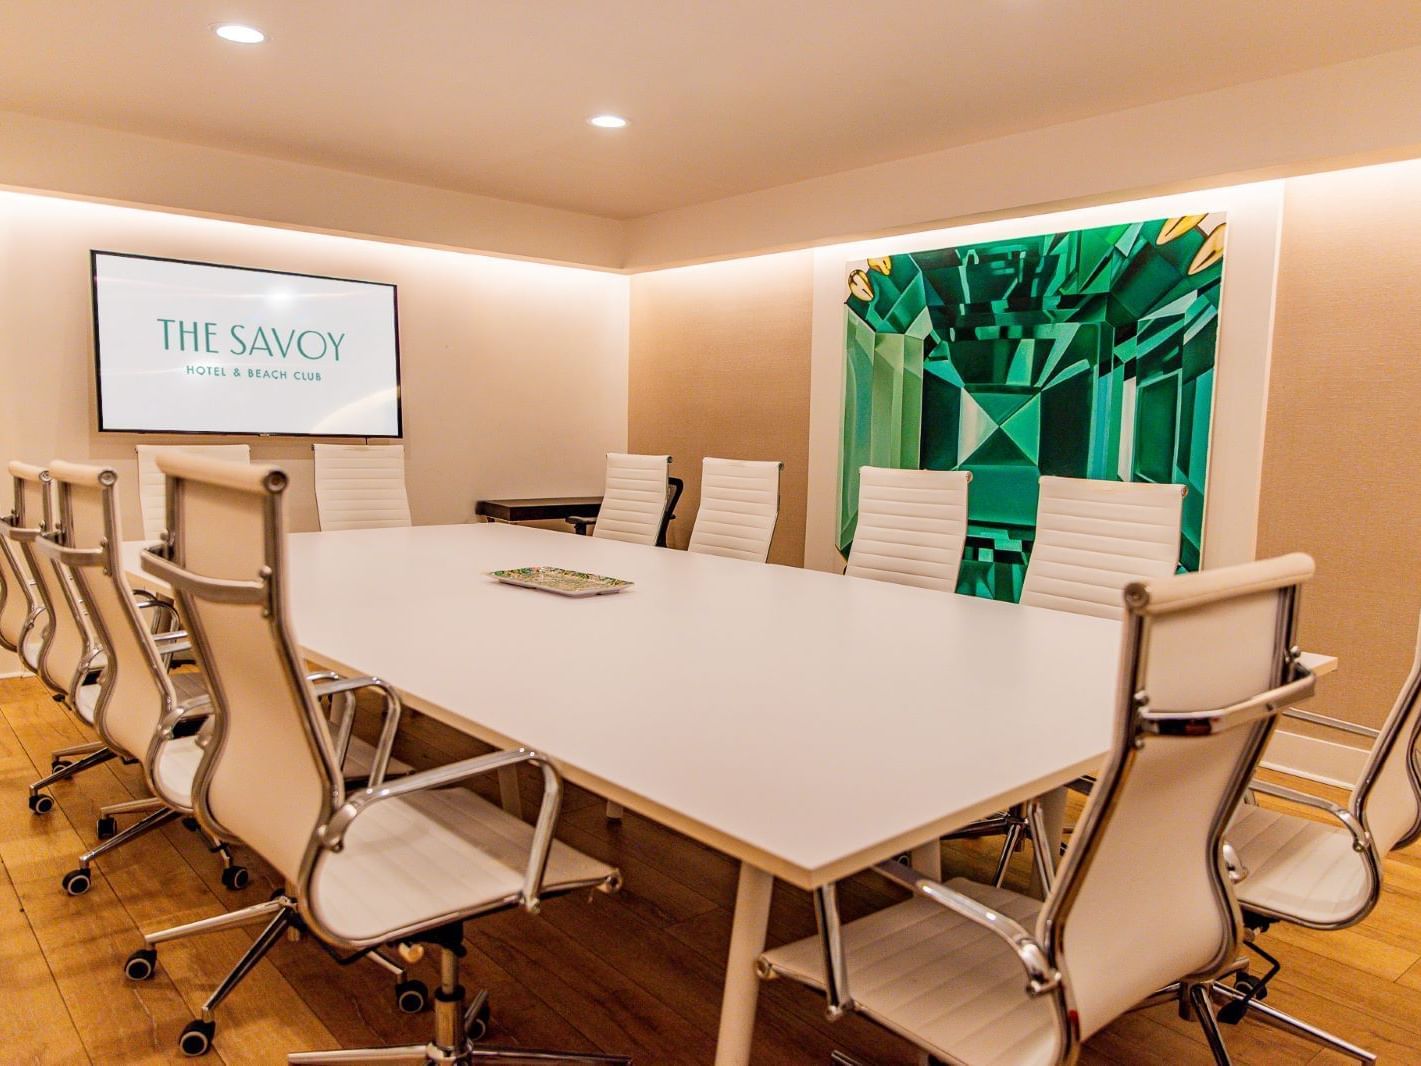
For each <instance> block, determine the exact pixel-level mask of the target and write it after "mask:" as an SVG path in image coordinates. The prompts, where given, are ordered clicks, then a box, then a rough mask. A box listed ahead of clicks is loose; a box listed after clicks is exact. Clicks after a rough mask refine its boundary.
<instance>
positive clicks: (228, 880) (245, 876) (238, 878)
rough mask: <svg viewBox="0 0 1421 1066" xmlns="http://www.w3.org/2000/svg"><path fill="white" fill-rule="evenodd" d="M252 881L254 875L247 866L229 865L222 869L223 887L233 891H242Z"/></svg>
mask: <svg viewBox="0 0 1421 1066" xmlns="http://www.w3.org/2000/svg"><path fill="white" fill-rule="evenodd" d="M251 883H252V875H251V874H249V873H247V868H246V867H245V866H229V867H227V868H226V869H225V870H223V871H222V887H223V888H225V889H228V890H229V891H232V892H240V891H241V890H242V889H244V888H246V887H247V886H248V885H249V884H251Z"/></svg>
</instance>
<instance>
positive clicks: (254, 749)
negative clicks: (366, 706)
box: [144, 453, 344, 883]
mask: <svg viewBox="0 0 1421 1066" xmlns="http://www.w3.org/2000/svg"><path fill="white" fill-rule="evenodd" d="M158 466H159V469H161V470H162V471H163V472H164V473H165V474H166V475H167V476H168V478H169V479H170V480H171V481H172V485H171V488H170V500H171V507H172V509H173V510H172V513H171V515H170V517H169V519H168V521H169V522H171V523H172V526H173V529H174V534H175V539H174V544H173V557H172V562H171V568H170V569H168V570H166V571H165V570H164V569H163V566H162V562H161V560H155V559H153V558H150V557H145V559H144V565H145V567H146V568H148V569H149V570H150V571H151V572H153V573H154V574H155V576H158V577H159V578H165V579H167V580H168V581H169V583H170V584H171V585H172V587H173V592H174V599H175V601H176V603H177V607H178V614H179V617H180V618H181V620H182V623H183V628H184V629H186V630H187V632H188V633H189V635H190V636H191V638H192V640H193V650H194V652H195V653H196V658H197V661H198V665H199V666H200V667H201V668H202V671H203V674H204V675H205V678H206V681H207V687H208V692H209V694H210V695H211V697H212V705H213V709H214V711H215V714H214V717H213V727H212V736H211V739H210V740H209V742H208V745H207V749H206V751H205V752H204V754H203V760H202V763H201V765H200V766H199V768H198V772H197V777H196V780H195V782H194V788H193V800H194V807H195V809H196V811H197V813H198V817H199V819H200V820H203V821H205V822H207V824H208V826H209V827H210V828H211V829H212V830H214V831H215V833H216V835H218V836H219V837H222V838H224V839H239V840H242V841H243V842H244V843H246V844H247V845H248V846H250V847H251V848H252V849H253V850H254V851H256V852H257V853H258V854H259V855H261V856H262V857H263V858H264V859H266V860H267V861H268V862H270V863H271V864H272V865H273V866H275V867H276V869H277V870H278V871H279V872H280V873H281V875H282V876H283V877H285V878H286V879H287V880H289V881H291V882H293V883H299V881H300V873H301V866H302V859H303V856H304V855H305V853H306V847H307V844H308V843H309V841H310V840H311V835H312V832H313V830H314V829H315V827H316V825H317V824H318V823H319V822H320V821H321V820H322V819H323V818H324V816H325V814H326V813H327V804H328V803H332V802H334V803H336V804H339V803H343V802H344V786H343V783H342V780H341V773H340V767H339V764H338V763H337V762H336V759H335V755H334V751H333V747H332V743H331V737H330V734H329V731H328V729H327V726H326V723H325V719H324V718H323V717H322V716H321V714H320V713H319V711H318V709H317V707H316V701H315V698H314V696H313V694H312V692H311V688H310V685H309V684H308V683H307V681H306V677H305V668H304V665H303V661H302V658H301V653H300V649H299V647H298V646H297V644H296V642H295V640H294V638H293V637H292V635H291V632H290V628H289V624H288V620H287V619H288V616H287V608H286V596H285V573H286V535H285V517H284V509H283V501H282V495H281V494H282V492H283V491H284V490H285V489H286V486H287V478H286V475H285V473H283V472H282V471H281V470H279V469H277V468H276V467H273V466H265V465H254V466H238V465H237V464H235V463H224V462H220V461H215V460H212V459H207V458H204V457H199V456H194V455H183V454H178V453H175V454H170V455H164V456H160V457H159V459H158ZM155 564H156V565H155ZM263 568H267V576H263ZM219 582H220V583H225V584H223V585H218V584H214V583H219ZM234 589H240V590H242V591H239V592H234V591H233V590H234Z"/></svg>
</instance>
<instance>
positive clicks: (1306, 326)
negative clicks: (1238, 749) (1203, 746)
mask: <svg viewBox="0 0 1421 1066" xmlns="http://www.w3.org/2000/svg"><path fill="white" fill-rule="evenodd" d="M1284 218H1285V222H1284V226H1283V243H1282V259H1281V263H1280V267H1279V274H1278V302H1277V325H1276V330H1275V334H1274V342H1273V386H1272V390H1271V394H1270V399H1269V407H1268V412H1269V418H1268V435H1267V443H1266V447H1265V452H1264V469H1263V473H1264V478H1263V494H1262V508H1261V515H1260V520H1259V538H1258V550H1259V552H1260V553H1276V552H1281V551H1288V550H1302V551H1306V552H1310V553H1311V554H1312V555H1313V556H1314V557H1315V558H1316V560H1317V577H1316V579H1315V580H1314V581H1313V583H1312V585H1311V587H1310V588H1309V589H1308V590H1307V592H1306V593H1305V594H1304V597H1303V607H1302V623H1301V629H1302V642H1303V645H1304V646H1305V647H1307V648H1310V649H1316V650H1318V651H1328V652H1331V653H1333V654H1335V655H1338V656H1340V658H1341V663H1342V666H1341V669H1340V670H1339V671H1338V672H1337V673H1336V674H1335V675H1333V676H1331V677H1328V678H1326V679H1325V680H1324V681H1323V682H1322V683H1321V685H1320V686H1319V697H1318V699H1317V700H1316V701H1315V703H1316V709H1317V710H1319V711H1322V712H1323V713H1327V714H1333V715H1337V716H1339V717H1343V718H1348V719H1352V720H1353V721H1358V722H1364V723H1366V724H1369V725H1373V726H1376V725H1380V724H1381V722H1382V720H1383V718H1384V716H1385V715H1386V713H1387V711H1388V710H1390V708H1391V704H1392V701H1393V700H1394V699H1395V698H1396V694H1397V692H1398V690H1399V689H1400V687H1401V683H1402V682H1403V681H1404V680H1405V677H1406V671H1407V668H1408V667H1409V665H1410V663H1411V657H1412V655H1413V653H1414V651H1415V648H1416V619H1417V608H1418V607H1421V493H1418V492H1417V490H1416V471H1417V470H1418V469H1421V435H1418V433H1417V431H1416V426H1417V418H1418V411H1421V357H1418V356H1419V355H1421V345H1419V344H1418V338H1417V329H1416V322H1417V315H1418V312H1417V307H1418V295H1417V289H1418V279H1421V161H1418V162H1412V163H1405V164H1395V165H1392V166H1387V167H1372V168H1367V169H1363V170H1353V171H1343V172H1339V173H1335V174H1326V175H1319V176H1316V177H1309V178H1301V179H1295V180H1292V181H1289V182H1288V183H1287V191H1286V202H1285V216H1284ZM1290 728H1291V727H1290ZM1330 739H1334V740H1336V739H1340V738H1337V737H1336V736H1333V737H1331V738H1330Z"/></svg>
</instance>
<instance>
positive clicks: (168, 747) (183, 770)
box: [153, 730, 207, 812]
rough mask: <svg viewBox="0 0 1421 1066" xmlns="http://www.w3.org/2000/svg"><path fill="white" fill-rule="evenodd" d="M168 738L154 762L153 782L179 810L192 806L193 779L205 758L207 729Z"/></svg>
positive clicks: (185, 809) (164, 796)
mask: <svg viewBox="0 0 1421 1066" xmlns="http://www.w3.org/2000/svg"><path fill="white" fill-rule="evenodd" d="M206 732H207V731H206V730H204V731H203V733H197V734H194V735H193V736H187V737H178V738H177V739H175V740H169V741H167V742H166V743H164V744H163V745H162V747H160V748H159V749H158V758H157V761H156V762H155V763H154V765H153V783H154V785H156V786H157V791H158V798H159V799H160V800H162V801H163V802H164V803H166V804H167V805H168V806H169V807H174V808H176V809H177V810H180V811H184V812H186V811H191V810H192V781H193V778H194V777H195V776H197V765H198V763H200V762H201V761H202V748H203V744H204V743H205V742H206V736H205V733H206Z"/></svg>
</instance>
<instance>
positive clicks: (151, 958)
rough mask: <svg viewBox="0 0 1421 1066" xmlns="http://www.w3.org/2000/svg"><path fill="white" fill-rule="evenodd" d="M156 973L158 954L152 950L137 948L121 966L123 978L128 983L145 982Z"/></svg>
mask: <svg viewBox="0 0 1421 1066" xmlns="http://www.w3.org/2000/svg"><path fill="white" fill-rule="evenodd" d="M157 972H158V953H157V952H156V951H154V950H153V949H152V948H139V949H138V950H137V951H135V952H134V953H133V954H132V955H130V956H129V957H128V961H127V962H125V963H124V964H123V976H125V977H127V978H128V979H129V980H130V981H147V980H148V979H149V978H151V977H152V976H153V975H154V974H155V973H157Z"/></svg>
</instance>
